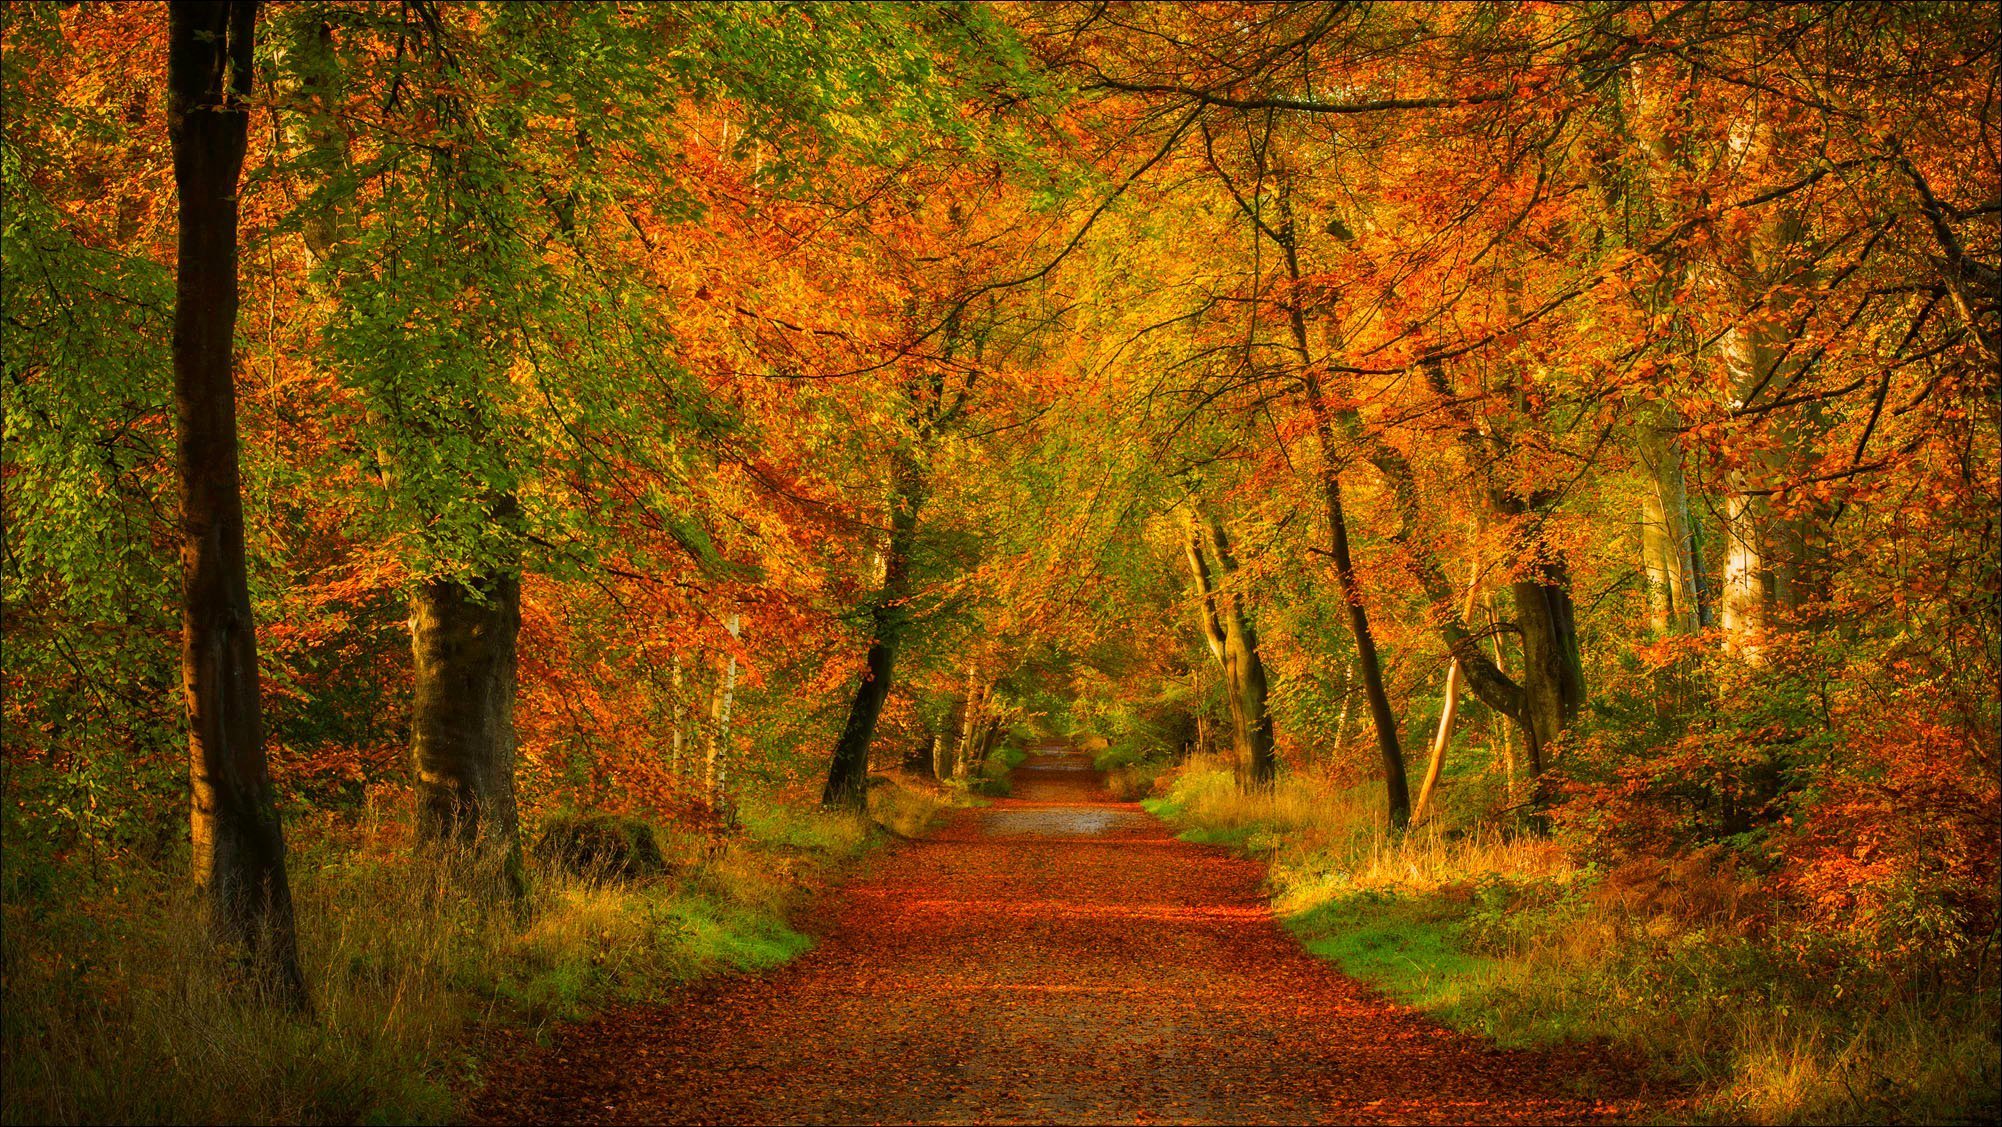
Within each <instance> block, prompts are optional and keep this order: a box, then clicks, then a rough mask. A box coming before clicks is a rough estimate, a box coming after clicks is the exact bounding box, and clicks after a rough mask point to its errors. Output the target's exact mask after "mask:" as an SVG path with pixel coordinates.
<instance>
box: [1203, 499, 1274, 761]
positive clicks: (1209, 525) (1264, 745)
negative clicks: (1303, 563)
mask: <svg viewBox="0 0 2002 1127" xmlns="http://www.w3.org/2000/svg"><path fill="white" fill-rule="evenodd" d="M1192 504H1193V503H1192ZM1198 519H1199V520H1200V522H1201V526H1202V531H1203V536H1204V540H1205V542H1206V543H1207V544H1208V547H1209V551H1210V554H1211V555H1212V556H1214V557H1216V561H1217V572H1218V574H1219V576H1220V577H1221V585H1220V586H1219V587H1218V588H1217V589H1216V590H1215V591H1214V599H1213V605H1214V608H1215V613H1216V615H1217V617H1218V619H1220V620H1221V623H1222V626H1223V651H1224V655H1225V659H1226V660H1225V663H1224V670H1225V673H1226V674H1227V675H1228V676H1227V680H1228V682H1229V683H1228V684H1227V685H1226V689H1227V690H1228V691H1229V692H1230V697H1231V701H1232V702H1233V707H1232V711H1231V718H1232V722H1233V725H1234V728H1235V731H1234V732H1233V735H1235V736H1236V740H1235V743H1236V745H1237V746H1236V751H1237V762H1238V769H1239V770H1240V771H1242V772H1244V775H1245V777H1246V778H1247V779H1248V780H1249V781H1250V782H1251V783H1252V784H1253V785H1255V786H1264V785H1266V784H1269V783H1270V782H1271V781H1272V776H1273V774H1274V763H1273V758H1272V743H1273V737H1272V713H1271V711H1270V710H1269V709H1268V708H1267V707H1266V695H1267V691H1268V690H1267V683H1266V678H1265V663H1264V661H1263V660H1261V659H1260V657H1259V655H1258V628H1257V627H1256V626H1255V625H1254V624H1253V623H1252V621H1251V612H1250V603H1249V600H1248V599H1247V598H1246V597H1245V593H1244V591H1243V589H1242V587H1241V585H1240V584H1239V583H1237V582H1235V580H1236V576H1237V560H1236V559H1235V558H1234V557H1233V556H1232V555H1231V552H1230V538H1229V536H1228V535H1227V534H1226V533H1225V532H1224V528H1223V522H1222V521H1220V520H1218V519H1217V518H1216V516H1215V515H1214V514H1212V513H1208V512H1203V513H1201V514H1200V516H1199V518H1198ZM1198 555H1200V553H1198ZM1198 562H1199V563H1200V559H1198ZM1203 582H1204V586H1208V582H1207V577H1205V579H1204V581H1203Z"/></svg>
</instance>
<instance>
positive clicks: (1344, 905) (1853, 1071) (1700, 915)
mask: <svg viewBox="0 0 2002 1127" xmlns="http://www.w3.org/2000/svg"><path fill="white" fill-rule="evenodd" d="M1163 782H1164V784H1165V787H1164V789H1165V793H1164V794H1163V796H1162V797H1160V798H1157V799H1153V800H1151V801H1149V802H1148V803H1147V805H1148V807H1149V809H1151V810H1153V811H1154V812H1155V813H1157V814H1159V815H1161V816H1162V817H1164V818H1166V819H1167V820H1169V821H1170V822H1171V823H1172V824H1174V825H1175V826H1177V827H1178V828H1180V830H1181V833H1182V836H1183V837H1184V838H1185V839H1187V840H1191V841H1198V842H1207V843H1213V844H1222V845H1228V846H1231V847H1233V848H1237V849H1240V850H1243V851H1246V852H1250V853H1255V854H1257V855H1260V856H1263V857H1266V858H1268V859H1269V862H1270V866H1271V868H1270V878H1269V879H1270V887H1271V894H1272V898H1273V904H1274V908H1275V910H1276V911H1277V912H1278V914H1279V916H1280V918H1281V919H1282V921H1283V922H1284V923H1285V924H1286V926H1287V927H1288V928H1289V929H1290V930H1292V931H1293V932H1294V934H1296V935H1297V936H1298V937H1299V938H1300V940H1301V941H1302V943H1303V944H1304V945H1305V946H1306V947H1307V948H1308V949H1309V950H1311V951H1313V952H1315V953H1316V954H1319V955H1321V956H1323V957H1325V958H1328V959H1330V960H1332V961H1334V962H1336V963H1337V964H1339V965H1340V966H1341V967H1342V968H1343V969H1344V970H1345V971H1347V972H1348V973H1350V974H1352V975H1355V976H1356V977H1358V978H1360V979H1362V980H1364V981H1366V982H1369V983H1370V984H1372V985H1373V986H1376V987H1377V988H1378V989H1380V990H1382V991H1384V992H1385V993H1386V994H1388V995H1389V996H1391V997H1393V998H1396V999H1398V1000H1400V1001H1403V1002H1406V1003H1408V1004H1411V1005H1413V1006H1416V1007H1418V1008H1419V1009H1422V1010H1424V1011H1426V1012H1428V1013H1430V1014H1433V1015H1434V1016H1436V1017H1438V1018H1439V1019H1441V1020H1442V1021H1445V1022H1446V1023H1448V1024H1450V1025H1453V1026H1455V1027H1457V1028H1462V1029H1469V1030H1473V1031H1477V1032H1479V1033H1482V1034H1484V1035H1486V1036H1489V1037H1492V1038H1494V1039H1495V1040H1497V1041H1499V1042H1501V1043H1503V1044H1507V1045H1517V1046H1526V1045H1539V1044H1549V1043H1552V1042H1557V1041H1577V1040H1602V1041H1607V1042H1611V1043H1613V1044H1616V1045H1620V1046H1623V1047H1624V1048H1626V1049H1628V1050H1630V1051H1632V1052H1634V1053H1636V1054H1637V1055H1639V1056H1640V1057H1641V1058H1643V1059H1645V1060H1647V1061H1649V1062H1651V1065H1652V1067H1654V1068H1655V1069H1656V1070H1658V1071H1659V1072H1660V1073H1662V1074H1663V1075H1664V1076H1667V1077H1674V1078H1679V1079H1681V1080H1683V1081H1685V1082H1689V1083H1691V1084H1693V1085H1694V1086H1695V1087H1696V1089H1697V1091H1698V1092H1699V1093H1700V1098H1699V1104H1698V1114H1699V1115H1701V1116H1703V1117H1706V1118H1710V1119H1715V1120H1718V1121H1727V1122H1736V1121H1744V1122H1755V1123H1842V1122H1857V1121H1864V1122H1983V1121H1992V1120H1993V1119H1994V1117H1995V1113H1996V1092H1997V1089H1998V1086H2002V1051H1998V1045H1997V1037H1996V1026H1995V1020H1994V1015H1995V1012H1996V1009H1995V1007H1996V1005H1997V983H1996V973H1995V970H1994V960H1992V959H1990V960H1986V961H1977V962H1976V963H1975V964H1973V966H1972V969H1971V970H1969V971H1967V972H1966V973H1963V974H1960V975H1957V976H1956V975H1954V974H1952V973H1948V972H1945V971H1940V970H1935V971H1934V972H1932V973H1930V974H1923V975H1918V976H1911V975H1905V976H1900V975H1897V974H1892V973H1888V972H1885V971H1883V970H1882V969H1876V968H1873V967H1872V966H1870V965H1867V964H1866V963H1864V962H1861V961H1859V960H1858V959H1857V958H1856V957H1855V956H1854V955H1853V953H1850V952H1847V951H1846V950H1845V949H1844V947H1843V945H1842V944H1841V943H1839V942H1837V941H1835V940H1833V939H1831V938H1829V937H1828V936H1826V935H1824V934H1822V933H1820V932H1817V931H1816V930H1815V929H1813V928H1811V927H1809V926H1807V925H1806V924H1805V923H1803V922H1801V921H1799V920H1795V919H1791V918H1789V917H1788V916H1786V915H1785V914H1783V913H1780V912H1777V911H1776V910H1775V909H1774V908H1773V906H1772V904H1771V903H1770V902H1769V900H1768V898H1767V897H1766V896H1765V894H1764V892H1763V889H1762V885H1761V882H1760V881H1759V879H1758V874H1755V873H1752V872H1748V871H1746V870H1744V869H1743V868H1741V867H1740V866H1739V865H1738V864H1737V863H1736V862H1735V861H1734V860H1733V858H1732V857H1731V856H1730V855H1729V854H1728V853H1727V852H1726V851H1725V850H1722V849H1718V848H1711V849H1704V850H1692V851H1689V852H1686V853H1684V854H1681V855H1679V856H1676V857H1674V858H1669V859H1664V860H1658V861H1653V862H1633V863H1627V864H1623V865H1616V866H1607V865H1604V864H1599V863H1593V862H1589V861H1586V860H1581V859H1580V857H1579V856H1578V855H1577V854H1576V853H1575V852H1574V851H1573V850H1572V849H1571V848H1570V846H1569V844H1568V843H1567V842H1566V840H1565V839H1564V838H1563V837H1562V835H1557V836H1550V835H1544V834H1539V833H1531V832H1527V831H1526V830H1525V829H1524V828H1523V827H1521V826H1517V825H1513V824H1511V823H1510V822H1508V821H1506V820H1503V819H1498V818H1495V817H1493V816H1491V815H1488V814H1486V813H1485V811H1487V810H1490V809H1492V808H1493V807H1492V804H1491V802H1490V801H1489V799H1491V798H1492V794H1491V792H1492V791H1493V790H1495V789H1497V788H1498V784H1496V783H1495V781H1494V780H1485V779H1481V778H1478V777H1468V778H1463V779H1462V780H1460V781H1459V786H1458V792H1459V798H1458V800H1456V801H1455V802H1453V803H1449V804H1448V806H1447V807H1446V808H1444V809H1442V810H1441V811H1440V812H1439V815H1438V816H1437V817H1435V818H1432V819H1429V820H1428V821H1427V822H1425V823H1424V824H1421V825H1419V826H1417V827H1415V828H1413V829H1411V830H1410V831H1407V832H1405V833H1402V834H1395V835H1393V834H1391V833H1389V832H1387V831H1386V830H1385V829H1384V818H1383V813H1382V807H1381V800H1380V798H1379V797H1378V796H1377V795H1376V794H1375V793H1374V792H1375V790H1376V789H1377V788H1375V787H1373V786H1370V785H1356V784H1354V783H1352V782H1349V781H1346V780H1343V779H1341V778H1339V777H1335V776H1327V775H1321V774H1317V773H1314V772H1311V771H1302V772H1295V773H1291V774H1288V775H1286V776H1283V777H1282V778H1281V779H1280V780H1279V781H1278V782H1276V783H1275V784H1274V785H1272V786H1271V787H1269V788H1260V789H1247V788H1243V787H1240V786H1239V784H1238V782H1237V779H1236V776H1235V774H1234V772H1233V771H1232V770H1231V768H1230V766H1229V765H1228V763H1227V762H1226V761H1224V760H1221V759H1218V758H1213V757H1205V756H1196V757H1192V758H1191V759H1190V760H1189V761H1188V762H1187V763H1186V764H1184V765H1183V766H1182V767H1180V768H1179V769H1178V770H1177V771H1176V772H1175V773H1173V774H1172V775H1171V776H1169V777H1168V778H1166V779H1164V780H1163Z"/></svg>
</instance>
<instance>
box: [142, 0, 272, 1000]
mask: <svg viewBox="0 0 2002 1127" xmlns="http://www.w3.org/2000/svg"><path fill="white" fill-rule="evenodd" d="M256 19H257V5H256V4H255V3H246V2H242V0H239V2H236V3H181V4H175V5H173V6H172V7H170V8H169V9H168V16H167V29H168V30H167V35H168V44H167V98H168V101H167V106H168V111H167V132H168V137H169V140H170V142H171V144H172V146H173V153H174V184H175V187H176V188H177V190H178V191H179V193H180V203H179V219H180V258H179V265H178V268H177V271H176V276H175V287H174V342H173V355H174V424H175V428H174V429H175V454H176V461H177V469H178V471H179V476H180V508H181V627H182V633H181V677H182V688H183V690H184V692H185V695H186V701H187V709H188V750H189V768H190V772H189V773H190V781H191V783H192V784H193V785H192V790H193V802H192V805H191V810H190V819H189V821H190V829H191V832H192V836H193V841H194V880H195V884H196V886H197V887H199V888H201V889H202V890H203V891H204V892H205V893H207V898H208V906H209V919H210V924H211V926H212V927H213V929H214V931H215V933H216V937H217V938H218V939H219V940H220V941H222V942H223V943H224V944H225V945H227V946H229V947H233V948H237V949H239V950H241V951H242V952H243V953H244V954H245V955H246V956H247V957H248V960H249V964H250V966H251V967H253V968H254V970H255V972H256V974H257V976H258V977H259V978H260V979H261V980H262V981H263V982H264V983H265V984H267V985H268V986H269V987H270V988H271V989H273V990H274V991H275V992H276V994H277V995H278V996H279V997H280V998H281V999H283V1000H284V1001H285V1002H286V1003H288V1004H290V1005H293V1006H298V1007H304V1006H305V1005H306V988H305V982H304V980H303V979H302V978H301V977H300V974H299V959H298V940H297V933H296V931H295V928H294V925H293V913H292V890H291V885H290V883H289V882H288V881H287V879H286V875H285V835H284V831H283V829H282V827H281V826H280V825H279V821H278V814H277V811H276V810H275V809H274V807H273V803H272V792H271V775H270V770H269V767H268V765H267V764H266V762H265V758H264V718H263V706H262V699H261V695H260V686H259V682H258V673H257V628H256V623H255V622H254V621H253V619H252V617H251V610H250V584H249V576H248V574H247V572H246V569H245V563H244V550H243V495H242V484H241V477H240V472H239V469H238V455H237V435H236V386H235V377H234V366H233V360H234V351H235V349H234V344H235V336H236V310H237V276H236V272H237V181H238V178H239V176H240V175H241V173H242V170H243V155H244V149H245V146H246V142H247V137H248V129H249V113H248V111H247V110H245V109H244V108H243V106H242V103H241V99H242V97H243V96H244V95H245V94H246V93H248V92H249V89H250V82H251V67H252V63H251V51H252V41H253V36H254V34H255V28H256Z"/></svg>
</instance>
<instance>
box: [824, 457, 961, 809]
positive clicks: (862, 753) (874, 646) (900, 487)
mask: <svg viewBox="0 0 2002 1127" xmlns="http://www.w3.org/2000/svg"><path fill="white" fill-rule="evenodd" d="M890 477H891V493H890V542H889V545H888V547H887V548H886V549H885V551H884V556H883V585H882V587H881V588H880V589H879V590H878V591H877V592H876V598H875V601H874V603H873V604H872V605H871V606H870V608H869V654H868V657H867V658H866V659H865V661H866V664H867V671H866V672H864V673H863V675H862V683H861V684H860V685H857V686H856V688H855V699H854V701H853V702H852V703H851V704H850V705H849V706H848V720H847V722H846V723H845V724H843V725H842V726H841V737H840V738H839V739H838V740H836V741H835V743H834V757H833V761H832V762H830V763H829V764H828V768H827V785H826V786H825V787H824V788H822V790H821V792H820V804H821V805H822V806H825V807H827V808H828V809H830V810H862V809H864V808H865V807H866V806H867V804H868V788H869V743H870V741H871V740H873V739H875V736H876V721H877V719H878V718H880V717H881V716H882V715H883V702H884V701H885V700H888V699H889V696H890V683H891V677H892V676H893V675H894V673H895V671H896V664H897V648H898V646H899V645H900V644H901V642H902V641H903V635H904V630H905V628H906V627H907V626H908V625H909V622H910V612H909V610H908V608H907V607H906V605H905V604H906V603H907V602H908V601H909V600H910V585H911V579H910V555H911V548H912V546H913V543H914V542H915V540H916V538H917V531H918V510H919V509H921V508H923V507H924V500H925V491H924V480H923V477H922V476H921V474H920V472H919V469H918V466H917V465H916V463H915V461H914V460H913V458H912V457H911V456H910V455H909V454H908V453H904V452H899V453H898V454H897V455H895V456H894V459H893V461H892V464H891V471H890ZM969 707H970V706H969Z"/></svg>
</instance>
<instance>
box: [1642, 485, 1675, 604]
mask: <svg viewBox="0 0 2002 1127" xmlns="http://www.w3.org/2000/svg"><path fill="white" fill-rule="evenodd" d="M1641 575H1642V577H1643V578H1644V579H1645V581H1646V583H1647V621H1648V629H1649V630H1650V631H1651V632H1652V633H1653V634H1654V636H1655V637H1657V638H1665V637H1667V636H1668V635H1669V634H1671V633H1674V632H1675V596H1674V594H1673V593H1672V592H1673V591H1674V588H1673V587H1672V586H1671V585H1670V583H1671V581H1670V579H1669V564H1668V516H1667V514H1665V513H1663V512H1662V507H1661V495H1660V494H1658V493H1656V492H1655V491H1654V490H1653V489H1644V490H1642V491H1641Z"/></svg>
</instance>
